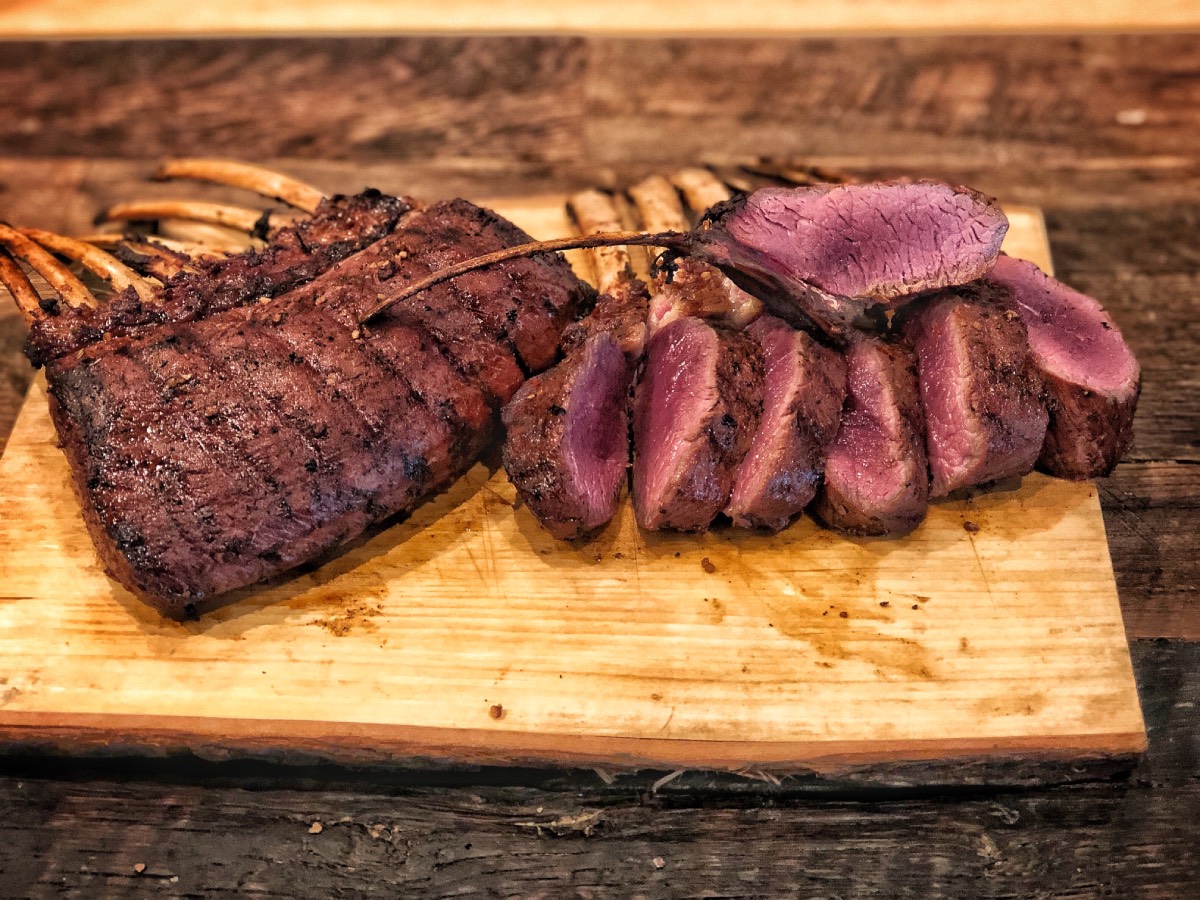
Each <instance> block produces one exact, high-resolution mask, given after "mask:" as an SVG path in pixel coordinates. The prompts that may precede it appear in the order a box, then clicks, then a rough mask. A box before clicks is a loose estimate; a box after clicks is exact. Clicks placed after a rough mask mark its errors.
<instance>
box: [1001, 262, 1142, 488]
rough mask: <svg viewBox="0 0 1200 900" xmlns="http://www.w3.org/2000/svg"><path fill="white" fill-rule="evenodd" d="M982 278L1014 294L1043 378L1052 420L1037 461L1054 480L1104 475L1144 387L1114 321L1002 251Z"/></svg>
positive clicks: (1125, 438)
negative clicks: (989, 270) (1057, 478)
mask: <svg viewBox="0 0 1200 900" xmlns="http://www.w3.org/2000/svg"><path fill="white" fill-rule="evenodd" d="M987 278H988V280H989V281H992V282H995V283H997V284H1001V285H1003V286H1005V287H1006V288H1008V290H1010V291H1011V292H1012V295H1013V298H1014V300H1015V301H1016V309H1017V311H1018V312H1019V313H1020V315H1021V320H1022V321H1023V322H1024V323H1025V327H1026V328H1027V329H1028V331H1029V347H1030V350H1031V351H1032V354H1033V360H1034V363H1035V364H1036V366H1037V369H1038V371H1039V372H1040V373H1041V376H1042V380H1043V381H1044V382H1045V386H1046V401H1047V406H1048V408H1049V412H1050V425H1049V428H1048V429H1047V431H1046V441H1045V444H1044V445H1043V446H1042V449H1041V455H1040V456H1039V457H1038V465H1039V466H1040V467H1041V468H1042V469H1044V470H1045V471H1047V472H1049V473H1050V474H1051V475H1057V476H1058V477H1059V478H1073V479H1084V478H1095V477H1097V476H1099V475H1107V474H1108V473H1109V472H1111V471H1112V470H1113V467H1114V466H1116V464H1117V463H1118V462H1119V461H1120V459H1121V457H1122V456H1124V455H1125V451H1127V450H1128V449H1129V445H1130V444H1131V443H1132V441H1133V414H1134V412H1135V410H1136V409H1137V401H1138V394H1139V393H1140V392H1141V384H1142V382H1141V370H1140V368H1139V367H1138V362H1137V359H1136V358H1134V355H1133V352H1132V351H1131V350H1130V349H1129V346H1128V345H1127V344H1126V343H1125V339H1124V338H1123V337H1122V336H1121V332H1120V330H1119V329H1118V328H1117V326H1116V323H1114V322H1113V320H1112V317H1111V316H1109V315H1108V313H1106V312H1105V311H1104V310H1103V309H1102V308H1101V306H1100V304H1099V303H1098V302H1096V301H1095V300H1094V299H1092V298H1091V297H1088V296H1086V295H1084V294H1081V293H1079V292H1078V291H1074V290H1072V289H1071V288H1069V287H1067V286H1066V285H1065V284H1062V283H1061V282H1059V281H1056V280H1054V279H1053V278H1051V277H1050V276H1049V275H1046V274H1045V273H1043V272H1042V271H1041V270H1040V269H1038V267H1037V266H1035V265H1034V264H1033V263H1031V262H1027V261H1025V260H1020V259H1013V258H1011V257H1008V256H1001V257H1000V258H999V259H998V260H997V261H996V266H995V268H993V269H992V271H991V272H990V273H988V276H987Z"/></svg>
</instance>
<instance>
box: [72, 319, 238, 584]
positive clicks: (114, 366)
mask: <svg viewBox="0 0 1200 900" xmlns="http://www.w3.org/2000/svg"><path fill="white" fill-rule="evenodd" d="M158 343H159V344H160V345H161V341H159V342H158ZM150 349H151V348H150V347H147V346H145V345H143V344H141V343H140V342H139V343H135V344H134V345H132V346H130V348H129V352H128V353H127V354H122V355H116V354H113V355H108V356H101V357H99V358H98V359H97V360H96V364H95V371H96V372H98V373H102V377H104V378H105V379H106V380H107V379H111V380H107V384H106V386H105V387H104V390H105V391H106V392H107V393H108V394H109V395H110V396H121V397H123V398H124V403H123V404H122V408H121V410H120V416H119V418H116V419H114V420H113V422H112V423H111V427H110V431H109V434H108V438H109V440H108V448H107V449H108V450H109V451H111V456H108V454H107V453H106V452H100V453H98V452H97V451H96V450H92V451H91V452H92V453H93V454H94V455H95V456H96V458H97V459H98V460H101V461H102V463H101V472H100V474H99V477H100V478H101V479H103V480H104V481H105V482H108V483H111V484H113V485H114V486H116V490H115V491H114V493H113V495H112V501H113V502H112V503H111V504H106V506H109V507H110V515H108V516H107V517H106V522H105V525H106V531H107V532H108V533H109V534H110V536H112V538H113V540H114V542H115V543H116V544H117V545H118V547H120V548H121V551H122V553H124V554H125V555H126V556H127V557H128V556H130V551H129V549H127V547H124V546H122V545H123V544H129V543H131V542H132V543H134V544H135V545H137V544H138V543H139V541H140V543H141V544H144V545H146V546H154V547H155V548H161V549H157V551H156V552H158V554H159V557H160V559H162V560H163V565H164V566H165V567H166V568H168V569H169V570H170V571H172V572H174V573H175V574H176V576H177V577H178V578H179V579H181V580H182V581H184V582H185V583H188V584H192V585H207V584H208V583H209V573H210V571H212V570H213V569H214V566H213V563H222V564H224V563H228V562H229V560H228V558H227V555H226V554H225V552H224V550H225V547H226V546H227V544H228V542H229V540H230V538H229V535H230V534H231V532H230V530H229V525H228V524H226V523H225V522H222V521H221V519H220V518H219V517H217V516H216V515H215V512H214V515H213V516H211V517H206V516H203V515H199V514H198V512H199V510H201V509H205V508H207V507H206V500H204V499H199V500H198V498H204V497H206V496H207V495H206V494H205V493H204V492H203V491H202V490H201V489H200V487H199V484H200V481H199V479H197V478H195V477H190V473H202V472H206V471H209V472H211V471H212V470H213V469H214V464H213V460H212V458H211V456H210V455H209V454H208V452H207V450H206V448H205V447H204V446H203V445H201V444H200V443H199V442H197V441H196V440H195V436H196V430H195V424H194V423H191V424H190V425H189V424H188V420H187V416H186V415H185V413H186V410H184V409H183V408H182V407H181V406H178V405H176V404H172V403H169V402H168V403H165V404H164V395H163V381H162V380H161V379H159V378H158V377H157V376H156V375H155V372H154V366H153V354H152V353H150V354H148V353H147V351H148V350H150ZM163 448H169V452H164V449H163ZM106 457H107V458H106ZM215 468H218V469H219V468H220V467H219V466H218V467H215ZM225 474H226V476H227V482H233V483H234V484H236V483H237V482H238V480H239V474H238V467H236V466H234V467H233V468H232V469H231V470H230V471H228V472H226V473H225ZM101 487H102V486H101ZM120 490H124V491H126V492H127V494H128V495H129V496H133V497H137V498H140V499H139V500H138V501H137V502H131V501H129V500H128V499H125V500H122V497H121V496H120V495H119V493H117V491H120ZM227 492H228V491H227V489H226V490H222V492H221V493H227ZM212 493H213V492H212V491H209V492H208V494H212ZM97 505H98V507H99V506H100V504H99V503H98V504H97ZM154 507H160V508H161V509H162V510H163V511H164V512H165V513H166V515H167V516H168V517H169V518H170V520H171V521H172V522H173V524H174V526H175V528H176V530H177V532H178V533H179V535H180V537H181V540H180V541H179V542H178V543H177V544H175V545H167V546H165V547H163V546H161V542H160V541H159V540H158V539H157V537H156V536H155V535H154V533H153V527H154V525H155V524H157V521H158V519H159V514H158V512H157V511H156V510H155V509H154ZM112 512H119V513H120V514H121V519H119V520H118V519H116V518H113V515H112V514H111V513H112ZM232 534H234V535H235V537H234V538H233V540H236V539H237V538H236V531H235V532H232ZM131 561H132V557H131ZM134 564H135V565H137V563H134ZM219 589H220V588H219V587H218V588H216V590H219Z"/></svg>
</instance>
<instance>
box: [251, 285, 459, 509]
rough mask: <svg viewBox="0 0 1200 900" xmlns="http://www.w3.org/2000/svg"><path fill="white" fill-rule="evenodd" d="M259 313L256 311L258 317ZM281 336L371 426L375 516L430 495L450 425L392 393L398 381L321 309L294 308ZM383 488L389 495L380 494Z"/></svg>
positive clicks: (280, 328) (279, 330)
mask: <svg viewBox="0 0 1200 900" xmlns="http://www.w3.org/2000/svg"><path fill="white" fill-rule="evenodd" d="M259 314H260V311H256V313H255V315H256V317H258V316H259ZM285 323H286V324H285ZM306 329H315V333H313V331H312V330H306ZM276 332H277V333H278V334H279V336H280V337H282V338H283V339H284V340H285V341H286V342H287V343H288V344H289V345H290V346H291V347H292V350H293V352H295V353H297V354H300V355H301V356H303V357H304V358H305V359H306V361H307V362H308V363H309V364H310V365H311V366H312V367H313V368H314V369H315V370H316V371H317V372H319V373H320V374H321V375H323V376H324V377H325V385H324V389H325V390H327V391H329V392H331V395H332V396H342V397H344V398H345V399H346V401H347V403H348V404H350V405H353V406H354V407H355V409H356V410H357V411H358V413H359V414H360V415H361V416H362V417H363V419H364V420H365V421H366V423H367V424H368V425H369V426H370V428H371V430H372V447H373V448H378V449H376V450H375V451H374V458H375V460H376V462H377V464H378V465H377V469H378V481H377V484H376V486H375V491H374V492H373V494H372V496H373V501H372V506H373V508H374V509H373V511H372V513H371V515H372V518H380V517H382V516H384V515H390V514H391V513H393V512H395V511H396V510H399V509H403V508H406V507H407V506H409V505H410V504H412V503H414V502H416V500H417V499H419V498H421V497H423V496H425V495H426V494H427V493H428V491H429V489H430V487H431V482H436V480H437V475H439V474H440V473H438V472H437V471H436V470H435V469H432V468H431V466H430V457H431V456H432V457H433V460H432V461H433V462H434V463H435V465H440V466H441V467H442V468H443V469H444V468H445V466H446V463H445V461H444V460H443V459H442V457H444V456H445V453H446V450H447V449H448V447H449V444H450V441H449V438H448V436H447V435H446V433H445V432H446V426H445V424H444V423H442V422H440V421H439V420H438V419H437V418H436V417H435V416H434V415H433V413H432V412H431V411H430V410H428V409H427V408H426V407H425V406H424V404H422V403H418V402H416V401H414V400H410V399H409V396H408V393H407V391H404V392H402V393H399V394H398V393H397V392H396V391H395V390H393V389H392V387H393V386H394V381H393V380H392V379H390V378H388V377H387V372H386V371H381V369H382V366H381V365H380V364H379V363H377V362H375V361H374V360H373V359H372V357H371V356H370V355H369V354H368V353H367V352H366V351H365V349H364V348H363V346H362V344H361V343H360V342H358V341H355V340H353V339H352V338H351V337H350V334H349V333H348V332H347V331H346V329H345V328H344V327H343V326H341V325H339V324H338V323H337V322H336V320H334V319H333V317H332V315H331V314H330V313H328V312H326V311H323V310H322V308H321V307H309V308H307V309H306V308H304V307H302V306H298V307H297V308H295V309H292V310H291V311H290V312H289V313H287V314H285V316H284V317H282V318H281V320H280V323H279V324H278V327H277V329H276ZM320 387H321V386H320V383H318V389H320ZM431 432H432V433H433V437H432V438H431V437H430V433H431ZM384 487H386V488H389V489H390V490H389V492H388V493H382V492H380V489H381V488H384Z"/></svg>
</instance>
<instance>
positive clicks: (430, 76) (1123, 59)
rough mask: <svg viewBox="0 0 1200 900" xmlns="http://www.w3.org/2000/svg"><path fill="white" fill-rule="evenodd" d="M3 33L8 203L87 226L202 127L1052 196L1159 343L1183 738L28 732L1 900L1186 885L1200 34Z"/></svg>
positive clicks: (1156, 472)
mask: <svg viewBox="0 0 1200 900" xmlns="http://www.w3.org/2000/svg"><path fill="white" fill-rule="evenodd" d="M0 51H2V52H0V98H2V102H0V218H3V219H5V220H9V221H13V222H17V223H20V224H27V225H39V226H43V227H49V228H53V229H58V230H64V231H68V232H72V231H74V232H79V231H83V230H85V229H86V228H87V227H89V222H90V219H91V217H92V215H93V214H94V213H95V212H96V211H97V210H98V209H99V208H100V207H101V206H102V205H104V204H105V203H106V202H109V201H111V200H116V199H123V198H129V197H132V196H136V195H139V194H146V193H147V192H157V193H162V192H163V191H164V189H163V188H162V187H161V186H154V187H152V188H146V187H145V186H143V185H142V184H141V181H142V179H143V178H144V177H145V175H146V174H147V172H148V171H149V170H150V169H151V167H152V165H153V162H154V161H155V160H157V159H158V158H160V157H162V156H166V155H182V154H188V155H195V154H220V155H229V156H236V157H241V158H246V159H251V160H257V161H263V162H266V163H269V164H277V165H278V166H280V167H281V168H284V169H285V170H287V171H290V172H292V173H294V174H297V175H300V176H302V177H306V178H309V179H311V180H312V181H314V182H315V183H317V184H319V185H321V186H323V187H327V188H329V189H332V190H339V189H345V190H350V189H358V188H360V187H361V186H363V185H366V184H370V185H374V186H377V187H380V188H382V189H385V190H391V191H399V192H407V193H414V194H420V195H424V196H431V197H432V196H447V195H451V194H463V195H466V196H468V197H486V196H497V195H503V194H517V193H529V192H539V191H562V190H567V189H573V188H577V187H581V186H584V185H586V184H593V183H604V184H620V183H626V182H627V181H628V180H629V179H631V178H633V177H636V176H638V175H640V174H642V173H645V172H647V171H650V170H661V169H663V168H664V167H670V166H674V165H679V164H684V163H692V162H696V161H706V162H710V163H713V164H716V165H719V166H722V167H725V168H726V169H728V170H733V169H735V168H736V166H737V165H739V164H740V163H742V162H745V161H747V160H750V159H754V158H757V157H761V156H768V157H775V158H793V159H798V160H801V161H807V162H811V163H816V164H820V165H825V166H832V167H837V168H842V169H846V170H849V171H851V172H854V173H856V174H860V175H864V176H871V175H894V174H913V175H928V176H934V177H941V178H947V179H950V180H954V181H959V182H965V183H968V184H971V185H972V186H974V187H977V188H979V189H981V190H984V191H987V192H990V193H993V194H995V195H997V196H999V197H1001V198H1002V199H1003V200H1006V201H1010V202H1020V203H1032V204H1037V205H1039V206H1041V207H1043V208H1044V209H1045V211H1046V216H1047V222H1048V225H1049V231H1050V240H1051V246H1052V250H1053V253H1054V257H1055V261H1056V264H1057V267H1058V273H1059V276H1060V277H1061V278H1063V279H1064V280H1065V281H1067V282H1069V283H1070V284H1072V285H1074V286H1076V287H1078V288H1079V289H1081V290H1084V291H1086V292H1088V293H1091V294H1093V295H1095V296H1096V297H1098V298H1099V299H1100V300H1101V301H1102V302H1103V303H1104V304H1105V305H1106V306H1107V307H1108V309H1109V310H1110V311H1111V312H1112V313H1113V315H1114V317H1115V318H1116V319H1117V321H1118V323H1119V324H1120V325H1121V327H1122V329H1123V330H1124V332H1125V334H1126V336H1127V337H1128V339H1129V341H1130V343H1131V344H1132V345H1133V347H1134V349H1135V351H1136V352H1137V354H1138V357H1139V359H1140V360H1141V363H1142V367H1143V376H1144V389H1143V395H1142V401H1141V406H1140V408H1139V413H1138V421H1137V438H1136V441H1135V444H1134V447H1133V450H1132V452H1131V453H1130V456H1129V458H1128V460H1127V461H1126V462H1125V463H1124V464H1123V465H1122V466H1121V467H1120V468H1119V469H1118V470H1117V472H1116V473H1115V474H1114V475H1113V476H1112V477H1111V478H1109V479H1107V480H1105V481H1104V482H1103V483H1102V484H1101V496H1102V499H1103V504H1104V512H1105V524H1106V527H1107V529H1108V535H1109V542H1110V546H1111V549H1112V556H1113V562H1114V567H1115V570H1116V575H1117V583H1118V587H1119V590H1120V596H1121V603H1122V608H1123V611H1124V614H1125V621H1126V626H1127V629H1128V632H1129V637H1130V639H1131V646H1132V651H1133V659H1134V666H1135V670H1136V674H1137V678H1138V686H1139V690H1140V693H1141V698H1142V704H1143V708H1144V711H1145V714H1146V719H1147V724H1148V727H1149V733H1150V750H1149V753H1148V754H1147V756H1146V758H1145V759H1144V760H1143V761H1142V762H1141V763H1139V764H1138V765H1137V766H1136V767H1135V768H1134V770H1133V772H1132V773H1131V774H1128V775H1122V776H1120V777H1116V778H1100V779H1099V780H1091V781H1085V782H1084V783H1076V784H1071V785H1066V786H1041V787H1032V788H1030V787H1025V788H1021V789H1009V790H1005V791H997V790H989V791H984V790H980V789H974V790H970V789H966V788H963V787H957V788H949V787H947V788H944V789H942V790H937V789H921V790H918V789H915V788H910V787H906V786H905V784H904V783H903V779H901V778H896V779H893V780H892V781H891V782H890V783H884V784H880V785H879V786H877V787H873V788H864V787H862V786H861V785H860V786H850V785H846V784H842V785H838V784H822V783H819V782H815V781H811V780H806V779H795V780H792V781H789V782H786V783H785V784H784V785H782V786H774V785H768V784H759V783H755V782H751V781H744V780H738V779H733V778H729V777H725V778H718V777H709V776H706V775H704V774H702V773H701V774H691V775H688V776H685V777H683V778H679V779H677V780H676V781H673V782H671V783H670V784H667V785H665V786H663V787H661V788H660V789H659V790H657V791H655V790H653V789H652V788H653V782H654V780H655V777H656V775H657V774H662V773H654V774H651V775H641V776H622V777H620V778H618V779H617V780H616V781H615V782H614V783H612V784H607V783H605V781H604V780H603V779H602V778H601V777H600V776H599V775H597V774H596V773H593V772H538V771H516V772H512V771H497V770H482V771H477V772H467V773H461V772H460V773H447V772H432V771H429V772H419V771H418V772H413V771H398V770H394V771H387V770H382V769H380V770H370V771H365V770H349V769H333V768H329V767H321V766H308V767H294V768H284V767H280V766H271V765H267V764H263V763H248V762H236V761H221V760H201V759H196V758H171V759H162V760H126V759H120V758H116V759H98V758H97V759H87V760H80V759H62V758H58V757H55V756H53V755H50V754H45V755H30V756H26V757H21V758H12V757H10V758H7V759H3V760H0V770H2V771H3V772H4V773H5V774H4V775H3V776H2V777H0V896H6V897H7V896H26V895H36V896H42V895H51V894H57V893H67V894H75V895H81V896H99V895H113V894H125V893H128V894H141V893H143V892H144V893H151V892H153V893H155V894H158V893H162V894H166V895H183V896H218V895H222V894H233V893H238V894H242V893H246V894H258V895H268V896H293V895H297V894H301V895H309V896H322V897H325V896H360V895H363V894H366V893H379V894H384V895H395V894H405V893H416V894H420V895H429V896H444V895H449V894H458V893H483V894H488V895H496V896H520V897H530V896H562V895H581V896H633V895H637V896H694V895H700V896H713V897H716V896H720V897H742V896H763V895H767V896H778V895H788V894H792V893H797V894H800V895H804V896H827V897H835V896H836V897H843V896H853V895H868V896H916V897H925V896H935V895H945V896H971V897H991V896H997V897H999V896H1004V897H1010V896H1011V897H1026V896H1054V897H1085V896H1095V895H1107V896H1118V897H1132V896H1160V897H1182V896H1185V895H1187V894H1188V892H1189V890H1194V889H1195V887H1196V885H1197V884H1200V738H1198V731H1197V726H1198V725H1200V712H1198V711H1197V704H1200V647H1198V645H1197V643H1196V642H1197V641H1200V607H1198V606H1197V603H1196V600H1195V598H1196V593H1197V586H1198V585H1200V552H1198V548H1197V540H1196V538H1195V530H1196V523H1197V521H1198V516H1197V510H1198V508H1200V403H1198V401H1197V395H1198V387H1200V352H1198V349H1200V320H1198V317H1197V312H1198V311H1200V227H1198V226H1200V38H1198V37H1197V36H1196V35H1191V34H1179V35H1167V34H1163V35H1138V36H1121V35H1108V36H1100V35H1092V36H1083V37H1072V36H1047V37H1031V36H1007V37H1005V36H990V37H954V36H951V37H929V38H896V39H888V38H837V39H820V40H817V39H778V40H772V39H738V40H719V39H710V40H700V39H696V40H666V39H606V38H590V37H589V38H569V37H542V38H520V37H498V38H418V37H410V38H370V39H366V38H364V39H303V40H236V41H235V40H208V41H197V40H178V41H155V42H121V41H112V42H80V43H9V44H0ZM175 192H176V193H177V192H178V189H176V190H175ZM23 337H24V333H23V328H22V326H21V324H20V320H19V317H18V316H17V315H16V314H15V312H14V311H13V310H12V309H11V308H8V307H6V308H4V309H3V310H2V311H0V447H2V445H3V441H4V440H5V438H6V437H7V435H8V433H9V431H10V429H11V425H12V421H13V418H14V417H15V415H16V411H17V409H18V408H19V406H20V403H21V400H22V397H23V395H24V391H25V389H26V387H27V386H28V383H29V380H30V378H31V375H32V373H31V371H30V369H29V367H28V364H27V363H26V362H25V360H24V358H23V356H22V355H21V352H20V348H21V342H22V340H23ZM0 602H2V600H0ZM0 666H2V663H0ZM0 677H2V675H0ZM1066 774H1068V775H1069V774H1070V773H1066ZM314 823H320V825H319V826H318V825H315V824H314Z"/></svg>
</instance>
